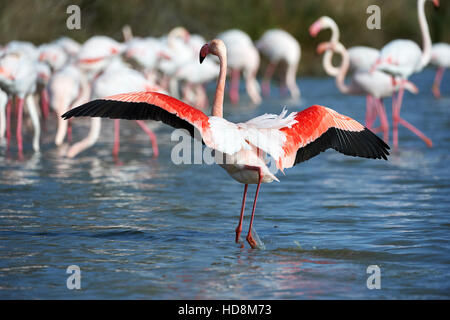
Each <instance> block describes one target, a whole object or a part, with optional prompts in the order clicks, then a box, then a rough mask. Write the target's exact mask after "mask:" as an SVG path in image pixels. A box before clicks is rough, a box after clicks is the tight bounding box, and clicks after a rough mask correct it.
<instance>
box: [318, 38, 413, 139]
mask: <svg viewBox="0 0 450 320" xmlns="http://www.w3.org/2000/svg"><path fill="white" fill-rule="evenodd" d="M329 50H333V51H335V52H337V53H338V54H340V55H341V56H342V63H341V67H340V68H338V69H337V70H338V74H337V75H336V86H337V87H338V89H339V91H340V92H341V93H344V94H350V95H366V96H367V97H370V99H372V101H370V105H371V106H373V107H375V110H374V111H375V112H377V113H378V114H379V115H380V124H381V130H382V131H383V139H384V141H386V142H388V141H389V123H388V119H387V116H386V110H385V108H384V105H383V101H382V99H383V98H386V97H390V96H392V95H393V93H394V92H395V91H396V90H398V88H399V85H395V84H394V83H393V82H392V79H391V77H390V76H389V75H388V74H386V73H384V72H382V71H374V72H369V71H364V70H356V71H355V72H353V74H352V75H351V82H350V84H349V85H347V84H346V83H345V77H346V75H347V72H348V70H349V68H350V54H349V52H348V51H347V50H346V49H345V47H344V46H343V45H342V43H340V42H323V43H321V44H320V45H319V46H318V47H317V53H319V54H322V53H323V52H329ZM405 89H407V90H408V91H411V92H412V93H415V94H416V93H418V89H417V87H416V86H415V85H414V84H413V83H411V82H409V81H407V82H406V83H405ZM368 102H369V101H368ZM369 110H370V109H369ZM369 110H368V111H369ZM372 120H373V121H375V118H374V117H370V116H369V117H367V114H366V126H367V127H368V128H369V127H372V124H373V122H371V121H372Z"/></svg>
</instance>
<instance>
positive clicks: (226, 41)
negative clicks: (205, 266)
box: [0, 0, 450, 248]
mask: <svg viewBox="0 0 450 320" xmlns="http://www.w3.org/2000/svg"><path fill="white" fill-rule="evenodd" d="M426 2H427V0H418V1H417V10H418V18H419V19H418V21H419V27H420V30H421V33H422V44H421V47H422V49H421V47H420V46H419V45H418V44H416V43H415V42H413V41H411V40H406V39H399V40H394V41H391V42H389V43H388V44H386V45H385V46H384V47H383V48H382V49H381V50H378V49H374V48H369V47H364V46H357V47H352V48H349V49H346V48H345V47H344V45H343V44H342V43H341V42H340V41H339V29H338V26H337V25H336V23H335V22H334V21H333V20H332V19H331V18H329V17H325V16H324V17H321V18H320V19H318V20H317V21H316V22H315V23H314V24H312V25H311V27H310V28H309V33H310V34H311V36H313V37H315V36H316V35H317V34H318V33H319V32H321V31H323V30H325V29H331V32H332V34H331V39H330V40H329V41H328V42H324V43H321V44H320V45H319V46H318V47H317V51H318V52H319V53H321V54H323V61H322V62H323V67H324V69H325V71H326V73H327V74H328V75H330V76H332V77H334V78H335V79H336V85H337V87H338V89H339V90H340V91H341V92H342V93H344V94H351V95H363V96H366V97H367V105H366V119H365V126H363V125H361V124H360V123H358V122H357V121H355V120H353V119H351V118H349V117H347V116H344V115H341V114H339V113H338V112H336V111H334V110H332V109H330V108H327V107H323V106H318V105H314V106H311V107H309V108H307V109H305V110H303V111H300V112H292V113H289V114H288V113H287V111H286V110H283V112H282V113H281V114H280V115H274V114H264V115H261V116H259V117H256V118H254V119H251V120H249V121H247V122H245V123H237V124H235V123H232V122H229V121H227V120H225V119H224V118H223V102H224V96H225V89H226V87H225V84H226V78H227V72H228V74H229V75H230V78H231V79H230V85H229V99H230V100H231V102H232V103H237V102H238V101H239V88H240V86H239V82H240V77H241V74H242V77H243V79H244V81H245V89H246V93H247V94H248V96H249V97H250V99H251V101H252V103H253V104H255V105H257V104H259V103H261V101H262V97H261V93H262V95H263V96H267V95H269V94H270V79H271V77H272V75H273V74H274V71H275V69H276V67H277V66H278V65H279V64H280V63H283V64H285V65H286V67H285V68H283V75H284V81H283V84H282V85H283V87H284V88H287V90H288V91H289V94H290V96H291V97H292V99H295V100H298V99H299V98H300V89H299V88H298V86H297V83H296V73H297V69H298V66H299V62H300V57H301V49H300V45H299V43H298V41H297V40H296V39H295V38H294V37H293V36H291V35H290V34H288V33H287V32H285V31H283V30H279V29H272V30H268V31H266V32H265V33H264V34H263V35H262V37H261V38H260V39H259V40H258V41H256V42H253V41H252V39H251V38H250V37H249V36H248V35H247V34H246V33H245V32H243V31H240V30H237V29H232V30H228V31H225V32H223V33H221V34H219V35H217V37H216V39H214V40H212V41H209V42H207V41H206V40H205V39H204V38H202V37H201V36H200V35H194V34H190V33H189V32H188V31H187V30H186V29H184V28H182V27H177V28H175V29H173V30H172V31H170V32H169V33H168V34H167V35H165V36H163V37H161V38H154V37H147V38H138V37H133V36H132V33H131V30H130V29H129V28H124V30H123V31H124V38H125V41H124V42H123V43H119V42H117V41H115V40H114V39H111V38H109V37H106V36H94V37H92V38H90V39H89V40H87V41H86V42H85V43H84V44H82V45H80V44H79V43H77V42H75V41H74V40H72V39H69V38H66V37H64V38H60V39H57V40H55V41H53V42H51V43H46V44H42V45H40V46H39V47H35V46H34V45H33V44H31V43H28V42H23V41H12V42H10V43H8V44H6V45H5V46H4V47H3V48H0V88H1V89H0V142H1V144H2V147H5V148H7V149H8V150H9V149H10V147H11V117H12V109H13V108H12V107H13V102H14V106H15V109H14V110H15V112H14V114H15V116H16V118H17V126H16V141H17V149H18V154H19V158H22V157H23V142H22V126H23V123H24V122H23V111H24V106H26V108H27V111H28V113H27V114H28V116H29V117H30V119H31V121H30V123H31V125H32V126H33V129H34V137H33V141H32V146H33V149H34V151H39V140H40V126H41V123H43V124H44V125H45V121H50V120H51V119H50V118H49V117H50V109H53V111H54V112H55V113H56V115H57V117H55V118H57V121H58V124H57V132H56V137H55V144H56V145H57V146H61V145H62V144H63V142H64V140H65V139H67V140H68V142H69V144H70V147H69V148H67V149H66V151H65V155H66V156H67V157H70V158H73V157H75V156H76V155H78V154H79V153H80V152H82V151H84V150H86V149H87V148H89V147H91V146H93V145H94V144H95V142H96V141H97V140H98V138H99V135H100V129H101V118H112V119H115V120H114V121H115V123H114V138H115V139H114V148H113V154H114V155H115V156H117V155H118V153H119V128H120V124H119V119H128V120H135V121H136V123H137V125H138V126H139V127H140V128H142V129H143V130H144V131H145V132H146V133H147V134H148V136H149V138H150V141H151V144H152V148H153V155H154V156H157V155H158V145H157V139H156V136H155V134H154V133H153V132H152V131H151V130H150V129H149V127H147V125H146V123H145V122H144V120H155V121H162V122H164V123H166V124H168V125H170V126H172V127H175V128H183V129H187V130H188V131H189V132H190V134H191V135H192V136H193V137H194V136H195V137H196V138H199V139H201V140H202V142H203V143H204V144H205V145H206V146H208V147H210V148H212V149H214V150H215V152H216V155H217V154H219V155H223V156H225V157H226V161H225V162H224V163H221V164H220V166H222V167H223V168H224V169H225V170H226V171H227V173H228V174H229V175H230V176H231V177H232V178H233V179H235V180H237V181H238V182H240V183H242V184H244V185H245V187H244V194H243V201H242V208H241V212H240V219H239V224H238V227H237V228H236V242H239V238H240V234H241V230H242V222H243V216H244V209H245V202H246V194H247V188H248V184H256V185H257V189H256V193H255V199H254V202H253V209H252V215H251V220H250V225H249V231H248V234H247V238H246V240H247V241H248V243H249V244H250V246H251V247H253V248H255V247H257V246H258V244H257V242H256V240H255V239H254V236H253V233H252V224H253V218H254V213H255V206H256V201H257V197H258V193H259V189H260V185H261V183H269V182H272V181H274V180H275V181H278V179H277V178H276V177H275V175H274V174H273V173H272V172H271V171H270V170H269V168H268V167H267V165H266V161H265V156H266V155H270V156H271V157H272V159H273V160H274V161H275V162H276V166H277V168H278V169H279V170H281V171H283V170H284V169H285V168H290V167H293V166H294V165H296V164H297V163H300V162H303V161H306V160H308V159H310V158H311V157H314V156H316V155H318V154H319V153H320V152H322V151H325V150H326V149H329V148H333V149H335V150H336V151H338V152H341V153H343V154H345V155H349V156H359V157H365V158H373V159H385V160H386V159H387V155H389V152H388V149H389V146H388V145H387V143H388V142H389V123H388V118H387V115H386V111H385V107H384V105H383V98H386V97H392V101H393V103H392V122H393V123H392V127H393V131H392V141H393V146H394V149H396V148H397V147H398V125H399V124H401V125H403V126H404V127H406V128H408V129H409V130H411V131H412V132H414V133H415V134H416V135H417V136H418V137H420V138H421V139H422V140H423V141H424V142H425V143H426V144H427V145H428V146H430V147H431V145H432V142H431V140H430V139H429V138H428V137H426V135H425V134H424V133H422V132H421V131H419V130H418V129H417V128H416V127H414V126H413V125H412V124H410V123H409V122H407V121H406V120H405V119H403V118H402V117H401V116H400V109H401V106H402V99H403V94H404V90H408V91H410V92H412V93H417V92H418V90H417V88H416V86H415V85H414V84H413V83H412V82H410V81H408V78H409V77H410V76H411V75H412V74H414V73H417V72H421V70H422V69H423V68H424V67H426V66H427V65H428V64H429V63H432V64H434V65H436V66H437V67H438V71H437V73H436V77H435V82H434V84H433V87H432V90H433V93H434V95H435V96H436V98H439V97H440V91H439V87H440V82H441V79H442V77H443V73H444V70H445V68H447V67H449V66H450V45H449V44H446V43H438V44H435V45H432V41H431V37H430V32H429V29H428V25H427V20H426V16H425V4H426ZM432 2H433V3H434V5H435V6H438V5H439V1H438V0H432ZM260 54H261V55H263V56H265V57H266V58H267V59H268V60H269V64H268V66H267V69H266V70H265V72H264V76H263V81H262V84H261V87H260V85H259V83H258V81H257V77H256V76H257V72H258V69H259V65H260ZM333 55H339V56H341V60H340V61H341V63H340V65H339V66H335V65H333V61H332V58H333ZM199 60H200V61H199ZM199 62H200V63H199ZM347 78H350V79H351V81H350V82H349V81H346V79H347ZM215 80H217V87H216V91H215V95H214V100H213V102H212V112H211V116H207V115H206V114H205V113H204V112H203V111H205V110H206V109H207V107H208V105H209V101H208V96H207V93H206V91H205V89H204V88H205V84H206V83H208V82H210V81H215ZM14 97H16V99H15V100H14V99H13V98H14ZM36 101H39V104H40V106H39V107H38V106H37V105H38V104H37V103H36ZM182 101H183V102H182ZM191 105H192V106H191ZM81 116H89V117H92V118H91V119H90V121H91V126H90V130H89V132H88V134H87V136H86V138H84V139H83V140H81V141H78V142H76V143H72V141H71V139H72V138H71V122H72V121H73V117H81ZM377 117H379V118H380V127H378V128H373V124H374V122H375V120H376V119H377ZM377 131H380V132H381V133H382V138H383V139H381V138H379V137H378V136H377V135H376V134H375V133H376V132H377ZM374 132H375V133H374ZM195 133H197V134H195Z"/></svg>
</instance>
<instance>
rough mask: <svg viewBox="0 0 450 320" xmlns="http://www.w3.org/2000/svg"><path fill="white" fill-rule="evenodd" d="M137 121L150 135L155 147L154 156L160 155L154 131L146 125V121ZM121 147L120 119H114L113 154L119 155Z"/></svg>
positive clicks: (115, 156)
mask: <svg viewBox="0 0 450 320" xmlns="http://www.w3.org/2000/svg"><path fill="white" fill-rule="evenodd" d="M136 123H137V124H138V125H139V126H140V127H141V128H142V130H144V131H145V133H146V134H147V135H148V136H149V138H150V142H151V144H152V148H153V157H154V158H156V157H158V155H159V150H158V139H157V138H156V135H155V134H154V133H153V131H151V130H150V129H149V128H148V127H147V126H146V125H145V123H144V122H143V121H141V120H136ZM119 149H120V120H119V119H114V147H113V156H114V158H117V157H118V155H119Z"/></svg>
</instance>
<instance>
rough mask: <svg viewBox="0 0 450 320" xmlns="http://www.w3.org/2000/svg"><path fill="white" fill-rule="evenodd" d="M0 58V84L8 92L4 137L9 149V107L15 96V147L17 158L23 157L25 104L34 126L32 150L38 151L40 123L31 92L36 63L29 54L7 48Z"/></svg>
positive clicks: (34, 82)
mask: <svg viewBox="0 0 450 320" xmlns="http://www.w3.org/2000/svg"><path fill="white" fill-rule="evenodd" d="M9 50H10V51H8V52H7V53H6V54H5V55H4V56H2V57H1V59H0V86H1V87H2V88H3V89H4V90H5V91H6V92H7V93H8V96H9V98H8V102H7V104H6V138H7V149H9V145H10V138H11V107H12V98H13V97H14V96H16V98H17V99H16V108H17V131H16V138H17V148H18V154H19V158H22V157H23V142H22V122H23V121H22V120H23V107H24V103H25V100H26V106H27V108H28V112H29V115H30V118H31V121H32V124H33V127H34V137H33V150H34V151H36V152H37V151H39V137H40V131H41V127H40V123H39V115H38V113H37V109H36V103H35V101H34V97H33V94H34V92H35V90H36V81H37V70H36V64H35V63H34V61H33V60H32V59H31V58H30V56H29V55H28V54H26V53H24V52H21V51H13V49H9Z"/></svg>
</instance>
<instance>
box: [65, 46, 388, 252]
mask: <svg viewBox="0 0 450 320" xmlns="http://www.w3.org/2000/svg"><path fill="white" fill-rule="evenodd" d="M208 54H213V55H216V56H217V57H218V58H219V61H220V72H219V78H218V82H217V88H216V93H215V96H214V102H213V106H212V116H210V117H208V116H207V115H205V114H204V113H203V112H201V111H200V110H197V109H195V108H193V107H191V106H189V105H187V104H185V103H184V102H181V101H179V100H177V99H175V98H172V97H170V96H167V95H165V94H161V93H155V92H135V93H126V94H118V95H115V96H111V97H107V98H103V99H99V100H94V101H91V102H88V103H86V104H84V105H82V106H79V107H77V108H74V109H72V110H70V111H69V112H67V113H65V114H64V115H63V117H64V119H69V118H72V117H81V116H91V117H105V118H113V119H117V118H121V119H141V120H144V119H152V120H157V121H162V122H164V123H166V124H168V125H171V126H172V127H175V128H183V129H187V130H188V131H189V132H190V133H191V135H192V136H195V137H198V138H200V139H202V140H203V142H204V143H205V145H206V146H208V147H210V148H212V149H214V150H215V152H216V159H218V158H217V156H218V155H219V157H222V156H224V155H226V160H227V161H226V162H225V163H222V164H220V166H221V167H223V168H224V169H225V170H226V171H227V173H228V174H229V175H230V176H231V177H232V178H233V179H235V180H237V181H238V182H240V183H243V184H244V185H245V187H244V195H243V201H242V208H241V213H240V218H239V224H238V226H237V228H236V242H239V237H240V234H241V231H242V221H243V217H244V209H245V199H246V195H247V188H248V185H249V184H257V188H256V194H255V200H254V202H253V209H252V215H251V219H250V225H249V230H248V234H247V238H246V239H247V241H248V243H249V244H250V246H251V247H252V248H256V247H257V243H256V241H255V239H254V238H253V236H252V225H253V218H254V214H255V207H256V201H257V199H258V194H259V189H260V186H261V183H269V182H272V181H274V180H275V181H279V180H278V179H277V178H276V177H275V175H274V174H273V173H272V172H270V170H269V168H268V167H267V165H266V161H265V159H264V155H265V154H266V153H267V154H269V155H270V156H272V158H273V159H274V160H275V161H276V165H277V168H278V169H279V170H283V169H285V168H290V167H292V166H294V165H295V164H297V163H300V162H303V161H306V160H308V159H310V158H312V157H314V156H316V155H318V154H319V153H320V152H322V151H325V150H326V149H329V148H333V149H335V150H337V151H339V152H341V153H343V154H345V155H349V156H359V157H365V158H373V159H382V158H383V159H385V160H386V159H387V157H386V156H387V155H388V154H389V152H388V149H389V147H388V145H387V144H385V143H384V142H383V140H381V139H380V138H378V137H377V136H376V135H375V134H374V133H372V132H371V131H370V130H368V129H367V128H365V127H364V126H363V125H361V124H359V123H358V122H357V121H355V120H353V119H351V118H349V117H346V116H343V115H341V114H339V113H337V112H336V111H334V110H332V109H329V108H326V107H323V106H318V105H315V106H312V107H309V108H307V109H305V110H303V111H301V112H292V113H290V114H289V115H287V116H286V114H287V111H286V110H284V111H283V112H282V113H281V114H280V115H273V114H264V115H262V116H259V117H256V118H254V119H252V120H250V121H247V122H246V123H238V124H235V123H232V122H229V121H227V120H225V119H224V118H223V99H224V90H225V80H226V70H227V55H226V47H225V44H224V43H223V41H221V40H219V39H215V40H212V41H211V42H210V43H208V44H205V45H204V46H203V47H202V49H201V50H200V62H202V61H203V60H204V59H205V58H206V56H207V55H208Z"/></svg>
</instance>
